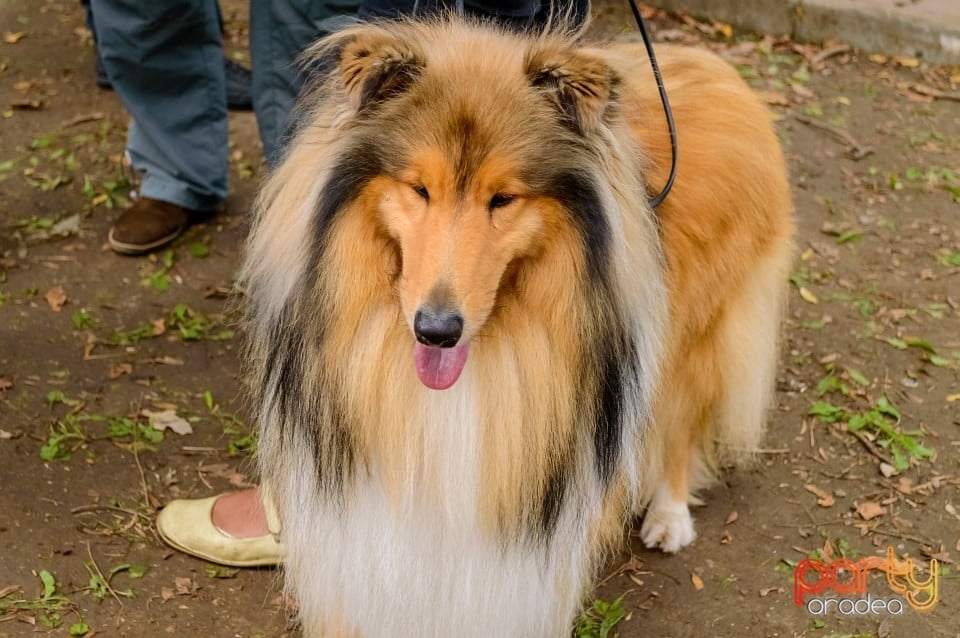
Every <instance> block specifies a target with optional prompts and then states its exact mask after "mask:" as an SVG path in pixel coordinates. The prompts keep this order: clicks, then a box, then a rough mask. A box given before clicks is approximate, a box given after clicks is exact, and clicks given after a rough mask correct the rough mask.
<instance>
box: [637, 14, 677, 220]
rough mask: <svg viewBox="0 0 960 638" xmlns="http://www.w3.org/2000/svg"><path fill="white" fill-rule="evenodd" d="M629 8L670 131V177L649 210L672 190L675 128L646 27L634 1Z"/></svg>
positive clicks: (674, 160) (651, 201)
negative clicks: (644, 49)
mask: <svg viewBox="0 0 960 638" xmlns="http://www.w3.org/2000/svg"><path fill="white" fill-rule="evenodd" d="M629 2H630V8H631V9H632V10H633V17H634V18H636V20H637V27H639V29H640V36H641V37H642V38H643V46H645V47H646V48H647V57H649V58H650V68H652V69H653V77H654V78H656V80H657V90H659V91H660V103H661V104H663V113H664V115H666V116H667V128H668V129H669V130H670V154H671V155H670V175H669V176H668V177H667V183H666V185H665V186H664V187H663V190H662V191H660V194H659V195H657V196H656V197H651V198H650V199H649V200H648V201H649V203H650V207H651V208H656V207H657V206H659V205H660V204H662V203H663V200H664V199H666V198H667V195H668V194H669V193H670V189H671V188H673V180H674V178H675V177H676V176H677V127H676V125H675V124H674V123H673V111H671V110H670V101H669V100H668V99H667V89H666V88H665V87H664V86H663V78H662V77H660V66H659V65H658V64H657V57H656V56H655V55H654V54H653V43H652V42H651V41H650V33H648V32H647V25H646V23H645V22H644V21H643V16H642V15H640V9H638V8H637V3H636V2H635V0H629Z"/></svg>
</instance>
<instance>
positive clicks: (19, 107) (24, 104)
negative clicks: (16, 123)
mask: <svg viewBox="0 0 960 638" xmlns="http://www.w3.org/2000/svg"><path fill="white" fill-rule="evenodd" d="M10 108H12V109H13V110H15V111H39V110H40V109H42V108H43V100H13V101H12V102H10Z"/></svg>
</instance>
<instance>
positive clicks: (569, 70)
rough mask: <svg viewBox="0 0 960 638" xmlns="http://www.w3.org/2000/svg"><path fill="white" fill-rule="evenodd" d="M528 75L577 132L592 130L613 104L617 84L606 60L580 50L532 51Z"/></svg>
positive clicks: (568, 124)
mask: <svg viewBox="0 0 960 638" xmlns="http://www.w3.org/2000/svg"><path fill="white" fill-rule="evenodd" d="M526 72H527V77H528V78H529V79H530V83H531V84H532V85H533V86H534V88H536V89H539V90H541V91H542V92H543V93H544V94H545V95H546V96H547V98H548V99H549V100H550V101H551V102H552V103H553V104H554V106H555V107H556V109H557V111H558V112H559V113H560V116H561V118H562V120H563V122H564V124H565V125H566V126H568V127H569V128H571V129H572V130H573V131H574V132H576V133H578V134H581V135H582V134H585V133H590V132H592V131H595V130H596V129H597V127H599V126H600V124H601V123H602V122H603V119H604V116H605V115H606V114H607V112H608V110H609V109H610V107H611V106H612V104H613V101H614V98H615V94H616V88H617V85H618V84H619V78H618V77H617V74H616V73H615V72H614V70H613V69H611V68H610V67H609V66H608V65H607V64H606V63H605V62H603V61H602V60H599V59H597V58H593V57H591V56H589V55H588V54H585V53H582V52H580V51H575V50H573V51H571V50H560V51H557V50H546V51H533V52H531V54H530V55H529V56H528V57H527V63H526Z"/></svg>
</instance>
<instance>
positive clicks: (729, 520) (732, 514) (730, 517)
mask: <svg viewBox="0 0 960 638" xmlns="http://www.w3.org/2000/svg"><path fill="white" fill-rule="evenodd" d="M738 518H740V515H739V514H737V513H736V512H730V514H728V515H727V520H725V521H723V524H724V525H729V524H730V523H734V522H736V520H737V519H738Z"/></svg>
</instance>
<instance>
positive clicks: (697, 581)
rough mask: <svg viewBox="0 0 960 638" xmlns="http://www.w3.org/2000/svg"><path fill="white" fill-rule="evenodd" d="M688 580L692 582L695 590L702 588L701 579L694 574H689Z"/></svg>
mask: <svg viewBox="0 0 960 638" xmlns="http://www.w3.org/2000/svg"><path fill="white" fill-rule="evenodd" d="M690 582H692V583H693V588H694V589H696V590H697V591H700V590H701V589H703V579H702V578H700V577H699V576H697V575H696V574H690Z"/></svg>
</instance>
